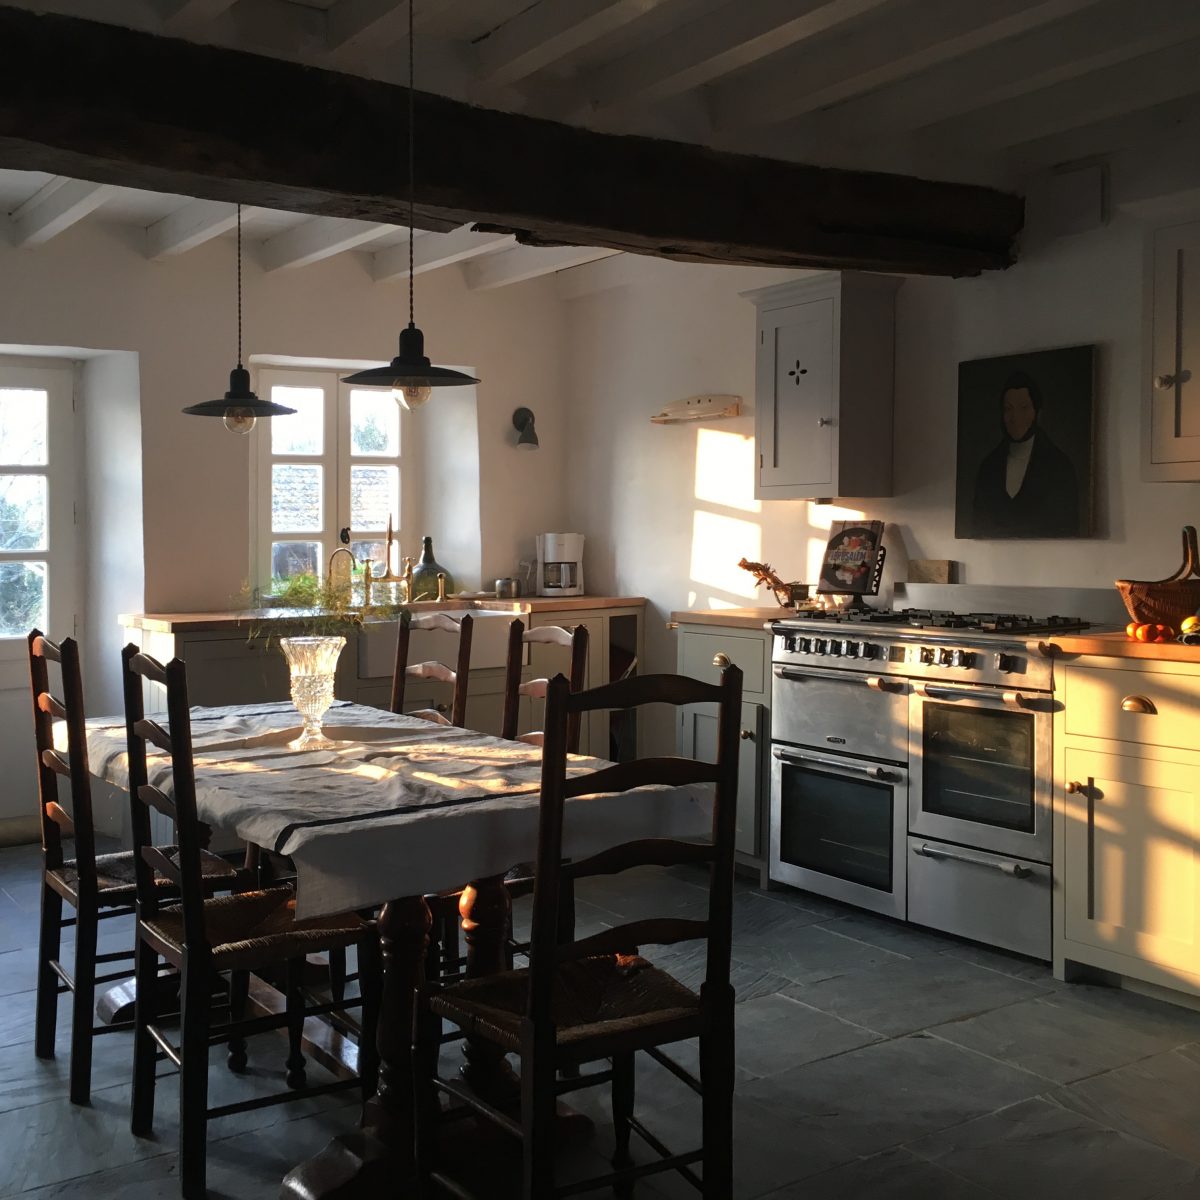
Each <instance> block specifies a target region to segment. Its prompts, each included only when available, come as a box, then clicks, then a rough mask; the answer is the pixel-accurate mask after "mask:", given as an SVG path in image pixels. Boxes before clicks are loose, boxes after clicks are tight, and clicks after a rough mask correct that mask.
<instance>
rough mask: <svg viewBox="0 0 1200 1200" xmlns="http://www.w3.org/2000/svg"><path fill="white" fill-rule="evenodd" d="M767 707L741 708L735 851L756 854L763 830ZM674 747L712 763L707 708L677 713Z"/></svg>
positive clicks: (712, 727) (713, 719)
mask: <svg viewBox="0 0 1200 1200" xmlns="http://www.w3.org/2000/svg"><path fill="white" fill-rule="evenodd" d="M766 711H767V710H766V708H765V707H764V706H763V705H761V704H751V703H744V704H743V705H742V727H741V733H742V736H741V739H740V741H739V743H738V745H739V747H740V750H739V754H738V794H737V837H736V840H735V841H734V848H735V849H736V850H739V851H741V852H742V853H743V854H750V855H757V854H758V852H759V837H760V833H761V829H762V819H761V814H762V806H763V804H764V803H765V802H766V797H765V788H766V786H767V774H766V772H765V771H764V770H763V769H762V766H763V758H762V753H763V746H764V745H765V742H766V737H765V731H766V724H765V717H766ZM676 746H677V749H678V751H679V753H680V754H681V755H684V756H685V757H687V758H699V759H704V760H706V761H708V762H712V761H714V760H715V759H716V757H717V715H716V712H715V711H713V710H712V709H711V708H710V707H709V706H707V705H696V706H695V707H692V708H686V709H683V710H682V711H681V712H680V714H679V734H678V737H677V739H676Z"/></svg>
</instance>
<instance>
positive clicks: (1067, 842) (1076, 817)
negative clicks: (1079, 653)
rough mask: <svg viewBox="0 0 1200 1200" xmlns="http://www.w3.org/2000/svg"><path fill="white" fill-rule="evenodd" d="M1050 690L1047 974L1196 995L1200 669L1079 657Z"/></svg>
mask: <svg viewBox="0 0 1200 1200" xmlns="http://www.w3.org/2000/svg"><path fill="white" fill-rule="evenodd" d="M1117 649H1123V648H1122V647H1120V646H1119V644H1117V645H1116V646H1115V648H1114V653H1115V651H1116V650H1117ZM1178 649H1179V650H1180V651H1188V650H1190V649H1191V648H1190V647H1179V648H1178ZM1057 686H1058V697H1059V699H1060V700H1061V701H1062V704H1061V705H1060V708H1059V711H1058V713H1057V714H1056V716H1055V731H1054V741H1055V758H1056V762H1055V778H1056V781H1057V786H1056V788H1055V836H1054V874H1055V881H1056V885H1057V886H1056V888H1055V893H1054V903H1055V908H1054V966H1055V973H1056V974H1057V975H1058V976H1059V978H1067V979H1070V978H1073V977H1076V976H1078V975H1079V973H1080V972H1079V970H1078V968H1079V967H1080V966H1083V967H1089V968H1098V969H1100V970H1102V971H1106V972H1112V973H1115V974H1117V975H1120V976H1122V977H1124V978H1126V979H1129V980H1140V981H1143V982H1144V983H1149V984H1152V985H1158V986H1159V987H1163V988H1169V989H1171V990H1172V991H1175V992H1187V993H1191V994H1192V995H1193V996H1200V854H1198V853H1197V847H1198V846H1200V749H1198V748H1197V747H1198V746H1200V739H1198V738H1197V732H1198V731H1200V715H1198V714H1200V658H1196V657H1192V659H1191V661H1186V660H1185V661H1165V660H1144V659H1140V658H1130V657H1124V656H1121V657H1115V656H1114V657H1090V656H1089V657H1080V658H1078V659H1074V660H1071V661H1068V662H1067V663H1066V664H1065V665H1064V666H1063V667H1062V668H1061V671H1060V673H1059V675H1058V680H1057Z"/></svg>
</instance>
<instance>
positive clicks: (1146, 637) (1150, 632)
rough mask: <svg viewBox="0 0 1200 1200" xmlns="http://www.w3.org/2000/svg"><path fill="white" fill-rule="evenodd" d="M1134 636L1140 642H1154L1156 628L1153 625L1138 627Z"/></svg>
mask: <svg viewBox="0 0 1200 1200" xmlns="http://www.w3.org/2000/svg"><path fill="white" fill-rule="evenodd" d="M1133 636H1134V637H1135V638H1137V640H1138V641H1139V642H1152V641H1154V626H1153V625H1138V626H1136V627H1135V628H1134V631H1133Z"/></svg>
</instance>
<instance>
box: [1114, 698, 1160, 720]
mask: <svg viewBox="0 0 1200 1200" xmlns="http://www.w3.org/2000/svg"><path fill="white" fill-rule="evenodd" d="M1121 711H1122V712H1127V713H1144V714H1145V715H1146V716H1154V715H1155V714H1156V713H1157V712H1158V709H1157V708H1155V707H1154V701H1153V700H1151V699H1149V698H1148V697H1146V696H1126V697H1125V699H1124V700H1122V701H1121Z"/></svg>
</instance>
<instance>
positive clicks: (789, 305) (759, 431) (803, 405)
mask: <svg viewBox="0 0 1200 1200" xmlns="http://www.w3.org/2000/svg"><path fill="white" fill-rule="evenodd" d="M902 282H903V280H901V279H899V278H893V277H891V276H887V275H864V274H860V273H857V272H851V271H844V272H829V273H825V274H821V275H818V276H816V277H814V278H809V279H801V280H798V281H796V282H794V283H784V284H778V285H776V286H775V287H769V288H760V289H758V290H756V291H750V292H743V293H742V295H743V296H744V297H745V298H746V299H748V300H750V301H751V302H752V303H753V304H754V305H755V306H756V308H757V309H758V323H757V329H756V331H755V355H756V357H755V386H754V407H755V411H754V433H755V439H756V441H757V445H758V480H757V487H756V489H755V494H756V495H757V496H759V497H760V498H761V499H764V500H820V499H834V498H837V497H840V496H854V497H858V496H890V495H891V494H892V406H893V390H894V358H895V302H896V290H897V289H898V288H899V287H900V284H901V283H902Z"/></svg>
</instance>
